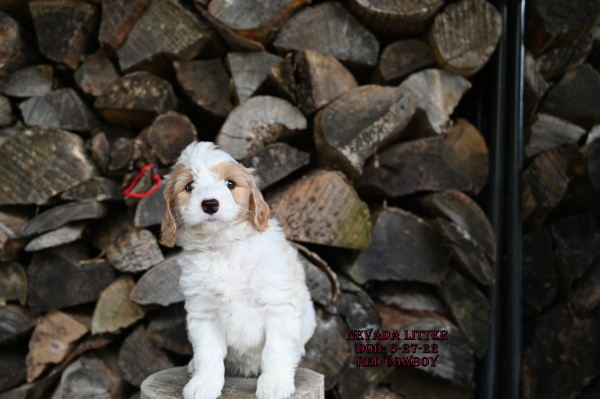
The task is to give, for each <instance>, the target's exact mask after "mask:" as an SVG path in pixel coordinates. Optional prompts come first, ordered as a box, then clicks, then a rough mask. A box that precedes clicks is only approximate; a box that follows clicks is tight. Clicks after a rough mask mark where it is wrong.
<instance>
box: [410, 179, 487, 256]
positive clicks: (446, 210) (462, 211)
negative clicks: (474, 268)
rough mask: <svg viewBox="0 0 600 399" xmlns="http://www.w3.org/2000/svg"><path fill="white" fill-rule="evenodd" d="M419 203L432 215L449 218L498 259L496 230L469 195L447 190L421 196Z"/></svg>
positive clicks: (485, 250)
mask: <svg viewBox="0 0 600 399" xmlns="http://www.w3.org/2000/svg"><path fill="white" fill-rule="evenodd" d="M417 203H418V204H419V205H420V206H421V207H423V208H424V209H425V210H427V211H428V212H429V213H430V214H431V215H432V216H436V217H443V218H446V219H449V220H451V221H453V222H454V223H456V224H457V225H458V226H460V227H461V228H463V229H464V230H465V231H466V232H467V233H469V235H470V236H471V237H472V238H473V239H474V240H475V241H476V242H477V243H478V244H479V246H481V248H483V251H484V252H485V254H486V255H487V257H488V258H490V259H491V260H493V261H494V260H496V239H495V238H494V230H493V229H492V226H491V224H490V222H489V220H488V219H487V217H486V216H485V213H484V212H483V210H482V209H481V208H480V207H479V205H477V203H475V201H473V200H472V199H471V198H470V197H469V196H467V195H465V194H464V193H461V192H459V191H446V192H443V193H435V194H429V195H426V196H424V197H421V198H419V199H418V200H417Z"/></svg>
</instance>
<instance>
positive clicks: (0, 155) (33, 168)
mask: <svg viewBox="0 0 600 399" xmlns="http://www.w3.org/2000/svg"><path fill="white" fill-rule="evenodd" d="M39 154H44V156H39ZM83 154H85V149H84V146H83V141H82V140H81V138H79V137H78V136H77V135H75V134H72V133H67V132H65V131H63V130H57V129H40V128H31V129H24V130H23V132H22V133H20V134H15V135H13V136H12V137H10V138H9V139H8V140H6V141H5V142H4V143H3V144H2V146H0V175H2V176H4V179H3V184H2V186H0V205H4V204H37V205H43V204H45V203H46V202H47V201H48V200H49V199H50V197H52V196H54V195H56V194H59V193H61V192H63V191H65V190H67V189H69V188H71V187H73V186H76V185H78V184H80V183H81V182H83V181H86V180H88V179H90V178H91V177H92V176H94V175H95V174H96V168H95V167H94V165H93V164H92V162H91V161H90V160H88V159H87V158H86V157H85V156H84V155H83Z"/></svg>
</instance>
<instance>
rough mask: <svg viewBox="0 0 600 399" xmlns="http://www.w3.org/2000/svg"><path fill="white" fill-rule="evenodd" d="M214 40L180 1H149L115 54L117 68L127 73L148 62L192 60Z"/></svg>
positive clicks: (213, 35) (204, 25) (197, 18)
mask: <svg viewBox="0 0 600 399" xmlns="http://www.w3.org/2000/svg"><path fill="white" fill-rule="evenodd" d="M166 27H169V29H165V28H166ZM215 40H216V34H215V32H214V30H213V29H212V28H211V26H210V24H209V23H208V22H206V21H205V20H203V19H201V18H199V17H198V16H197V15H196V14H194V13H192V12H191V11H189V10H188V9H187V8H186V7H184V6H183V4H182V3H181V2H180V1H179V0H152V1H151V2H150V5H149V6H148V8H147V9H146V11H144V13H143V14H142V16H141V17H140V18H139V19H138V20H137V21H136V23H135V25H133V28H131V30H130V31H129V34H128V35H127V38H126V39H125V41H124V42H123V44H122V45H121V47H120V48H119V50H118V51H117V55H118V56H119V65H120V67H121V70H122V71H130V70H132V69H139V68H141V67H144V66H145V65H146V64H149V63H151V62H152V63H157V62H160V61H163V60H170V61H172V60H191V59H193V58H195V57H196V56H197V55H198V54H200V52H201V51H202V50H204V49H206V48H207V47H209V46H210V45H211V44H213V42H214V41H215Z"/></svg>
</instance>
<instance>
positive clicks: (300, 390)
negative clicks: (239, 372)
mask: <svg viewBox="0 0 600 399" xmlns="http://www.w3.org/2000/svg"><path fill="white" fill-rule="evenodd" d="M189 379H190V376H189V374H188V372H187V367H177V368H174V369H171V370H165V371H163V372H160V373H156V374H154V375H152V376H150V377H149V378H148V379H147V380H145V381H144V383H143V384H142V394H141V398H142V399H183V395H182V393H181V392H182V391H183V387H184V386H185V384H187V383H188V381H189ZM256 381H257V379H256V378H244V377H230V376H226V377H225V386H224V387H223V391H222V392H223V394H222V395H221V396H220V398H221V399H234V398H243V397H248V398H252V397H254V394H255V391H256ZM294 384H295V385H296V392H294V393H293V394H291V395H290V396H289V399H322V398H324V397H325V396H324V395H325V392H324V389H323V376H322V375H319V374H318V373H315V372H314V371H311V370H307V369H304V368H299V369H297V370H296V376H295V378H294Z"/></svg>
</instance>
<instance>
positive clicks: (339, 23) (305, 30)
mask: <svg viewBox="0 0 600 399" xmlns="http://www.w3.org/2000/svg"><path fill="white" fill-rule="evenodd" d="M273 45H274V46H275V48H277V50H278V51H280V52H282V53H285V52H287V51H293V50H314V51H318V52H320V53H324V54H329V55H331V56H333V57H335V58H337V59H338V60H340V61H344V62H347V63H349V64H352V65H358V66H374V65H375V64H376V63H377V55H378V54H379V42H378V41H377V39H376V38H375V36H374V35H373V34H372V33H371V32H369V31H368V30H366V29H365V28H364V27H363V26H362V25H361V24H360V22H358V20H356V18H355V17H354V16H353V15H352V14H350V12H349V11H347V10H346V9H345V8H344V6H342V4H340V3H338V2H327V3H322V4H319V5H316V6H314V7H308V8H306V9H304V10H302V11H300V12H299V13H298V14H296V15H294V16H293V17H292V18H290V20H289V21H288V22H287V23H286V24H285V25H284V26H283V28H281V30H280V31H279V34H278V35H277V38H276V39H275V41H274V42H273Z"/></svg>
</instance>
